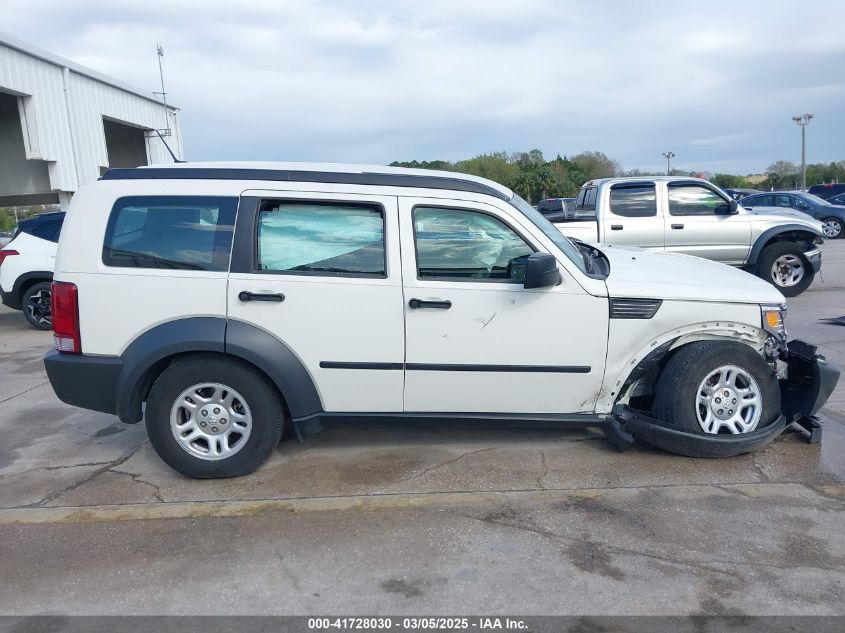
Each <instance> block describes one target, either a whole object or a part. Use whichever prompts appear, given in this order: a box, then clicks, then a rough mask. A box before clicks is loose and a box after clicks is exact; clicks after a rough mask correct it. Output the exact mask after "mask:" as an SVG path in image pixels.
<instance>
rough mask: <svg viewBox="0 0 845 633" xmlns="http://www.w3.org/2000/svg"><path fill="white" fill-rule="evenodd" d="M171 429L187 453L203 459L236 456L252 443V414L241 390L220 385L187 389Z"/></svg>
mask: <svg viewBox="0 0 845 633" xmlns="http://www.w3.org/2000/svg"><path fill="white" fill-rule="evenodd" d="M170 430H171V431H172V433H173V437H174V438H176V441H177V442H178V443H179V446H181V447H182V448H183V449H184V450H185V451H187V452H188V453H189V454H191V455H192V456H194V457H198V458H199V459H204V460H209V461H217V460H221V459H226V458H228V457H232V456H233V455H234V454H235V453H237V452H238V451H240V450H241V449H242V448H243V447H244V446H245V445H246V443H247V440H249V436H250V433H251V432H252V412H251V411H250V409H249V405H248V404H247V402H246V400H245V399H244V398H243V396H241V394H239V393H238V392H237V391H235V390H234V389H232V388H231V387H228V386H226V385H222V384H220V383H200V384H197V385H193V386H192V387H189V388H187V389H185V390H184V391H183V392H182V393H181V394H179V397H177V398H176V400H175V402H174V403H173V407H172V408H171V410H170Z"/></svg>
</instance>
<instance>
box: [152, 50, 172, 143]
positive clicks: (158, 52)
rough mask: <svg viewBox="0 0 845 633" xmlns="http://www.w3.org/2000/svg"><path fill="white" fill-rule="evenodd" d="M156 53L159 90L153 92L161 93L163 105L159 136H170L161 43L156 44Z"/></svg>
mask: <svg viewBox="0 0 845 633" xmlns="http://www.w3.org/2000/svg"><path fill="white" fill-rule="evenodd" d="M156 55H157V56H158V76H159V79H161V92H154V93H153V94H155V95H161V102H162V104H163V105H164V129H162V130H160V132H161V133H160V134H159V136H170V117H168V116H167V114H168V113H167V91H165V89H164V69H163V68H162V66H161V58H162V57H164V48H163V47H162V45H161V44H156Z"/></svg>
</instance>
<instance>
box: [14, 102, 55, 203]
mask: <svg viewBox="0 0 845 633" xmlns="http://www.w3.org/2000/svg"><path fill="white" fill-rule="evenodd" d="M18 99H19V97H17V96H15V95H10V94H6V93H4V92H0V207H5V206H14V205H27V204H50V203H54V202H58V200H59V198H58V195H57V194H56V193H55V192H54V191H52V190H51V189H50V177H49V174H48V172H47V163H46V162H44V161H42V160H29V159H27V157H26V147H25V146H24V138H23V127H22V126H21V114H20V109H19V107H18Z"/></svg>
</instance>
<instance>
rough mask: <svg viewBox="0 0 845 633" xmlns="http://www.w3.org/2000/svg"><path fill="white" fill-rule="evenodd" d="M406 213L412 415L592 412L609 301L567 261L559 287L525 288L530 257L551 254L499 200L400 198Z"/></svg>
mask: <svg viewBox="0 0 845 633" xmlns="http://www.w3.org/2000/svg"><path fill="white" fill-rule="evenodd" d="M399 213H400V220H401V230H402V258H403V276H404V283H405V303H404V310H405V320H406V324H405V327H406V332H407V349H406V362H407V365H406V371H405V410H406V411H409V412H441V413H451V412H455V413H458V412H460V413H465V412H474V413H570V412H585V411H592V410H593V405H594V403H595V399H596V397H597V394H598V391H599V389H600V387H601V380H602V375H603V367H604V360H605V355H606V351H607V327H608V304H607V298H606V297H595V296H592V295H590V294H588V293H587V292H586V291H585V290H584V289H583V288H582V287H581V286H580V285H579V284H578V283H577V281H576V280H575V279H574V278H573V277H572V276H571V275H570V274H569V273H568V271H566V270H565V269H564V268H563V267H562V266H561V267H560V268H561V272H562V274H563V278H562V283H561V284H559V285H557V286H555V287H552V288H537V289H529V290H526V289H525V288H524V287H523V279H524V268H522V267H523V266H524V258H525V257H527V256H528V255H530V254H531V253H533V252H535V251H541V250H547V249H545V248H543V245H542V243H541V242H539V241H537V240H536V238H532V236H531V234H530V232H528V231H526V230H525V227H524V226H521V225H520V224H519V222H518V221H517V220H516V218H514V217H511V216H509V215H508V214H505V213H503V212H502V211H501V210H499V209H498V208H496V207H494V206H492V205H488V204H483V203H480V202H471V203H470V202H459V201H445V200H441V199H428V198H405V197H400V199H399ZM525 221H526V222H527V220H525Z"/></svg>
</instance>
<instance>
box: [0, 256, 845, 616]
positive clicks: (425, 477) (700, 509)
mask: <svg viewBox="0 0 845 633" xmlns="http://www.w3.org/2000/svg"><path fill="white" fill-rule="evenodd" d="M824 278H825V280H824V282H822V281H821V280H818V279H817V281H816V282H815V283H814V285H813V287H812V288H811V289H810V290H809V291H808V292H806V293H805V294H804V295H802V296H801V297H798V298H796V299H793V300H790V302H789V310H790V311H789V315H788V327H789V330H790V335H791V336H792V337H800V338H803V339H805V340H807V341H808V342H813V343H818V344H820V346H821V348H822V350H823V352H824V353H826V354H827V356H828V358H829V359H830V360H831V361H833V362H836V363H838V364H839V365H840V366H843V367H845V327H842V326H835V325H829V324H826V323H823V322H820V321H819V319H820V318H824V317H833V316H842V315H845V241H839V242H834V243H830V244H827V245H826V246H825V247H824ZM50 344H51V334H50V333H49V332H47V333H44V332H36V331H34V330H31V329H30V328H29V327H28V326H27V325H26V324H25V322H24V320H23V317H22V316H21V315H20V314H19V313H16V312H12V311H10V310H6V309H5V308H0V433H2V440H1V441H0V613H1V614H14V615H24V614H36V613H39V614H44V613H47V614H204V615H212V614H326V613H344V614H374V613H391V614H431V613H435V614H468V613H476V614H477V613H507V614H652V615H655V614H699V613H701V614H716V615H738V614H767V615H772V614H845V529H843V525H844V524H845V522H844V521H843V520H845V484H843V480H845V384H843V383H845V381H843V383H840V386H839V388H838V390H837V391H836V393H835V394H834V396H833V398H832V399H831V401H830V402H829V403H828V406H827V407H826V408H825V410H824V414H825V415H824V425H825V430H824V434H825V437H824V441H823V443H822V444H821V445H809V444H806V443H804V442H803V441H801V440H800V439H798V438H797V437H796V436H795V435H794V434H791V433H787V434H785V435H783V436H781V437H780V438H778V439H777V440H776V441H774V442H773V443H772V444H770V445H769V446H767V447H766V448H765V449H764V450H763V451H761V452H759V453H757V454H756V455H753V456H752V455H743V456H739V457H735V458H730V459H724V460H695V459H688V458H683V457H676V456H672V455H668V454H665V453H662V452H660V451H658V450H654V449H651V448H649V447H647V446H643V445H639V444H638V445H635V446H634V447H632V448H631V449H630V450H628V451H627V452H626V453H622V454H620V453H617V452H616V451H615V450H614V449H612V448H611V447H610V445H609V444H608V443H607V442H605V441H604V439H603V438H602V436H601V435H600V434H598V433H594V432H591V431H566V430H559V429H548V428H546V429H538V428H531V429H525V428H518V427H516V428H514V427H496V428H489V427H484V426H468V425H462V426H459V427H449V428H446V427H443V426H430V425H426V424H422V423H421V424H417V425H414V426H409V425H390V424H377V423H366V422H362V423H355V424H354V425H353V424H346V425H343V426H340V425H337V426H328V427H327V428H326V429H325V430H324V432H322V433H320V434H318V435H314V436H312V437H309V438H308V439H307V440H306V442H305V443H304V444H302V445H298V444H296V443H295V442H294V441H293V440H286V441H283V442H282V444H281V445H280V446H279V448H278V450H277V451H276V454H275V455H274V456H273V457H272V458H271V460H270V461H269V462H268V463H267V464H266V465H265V466H264V467H263V468H261V469H260V470H259V471H258V472H257V473H255V474H253V475H251V476H248V477H244V478H240V479H231V480H221V481H194V480H189V479H186V478H184V477H181V476H179V475H177V474H176V473H174V472H173V471H171V470H169V469H168V468H167V467H166V466H165V465H164V464H163V463H162V462H161V461H160V460H159V459H158V458H157V456H156V455H155V453H154V452H153V451H152V449H151V448H150V445H149V443H148V442H147V439H146V434H145V430H144V428H143V425H136V426H126V425H123V424H121V423H120V422H119V421H118V420H117V419H116V418H114V417H112V416H109V415H103V414H97V413H92V412H88V411H84V410H79V409H74V408H72V407H69V406H66V405H64V404H62V403H61V402H59V401H58V400H57V399H56V398H55V396H54V395H53V392H52V390H51V388H50V386H49V383H48V382H47V379H46V376H45V373H44V368H43V364H42V362H41V357H42V355H43V353H44V351H45V349H46V348H47V347H48V346H49V345H50Z"/></svg>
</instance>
